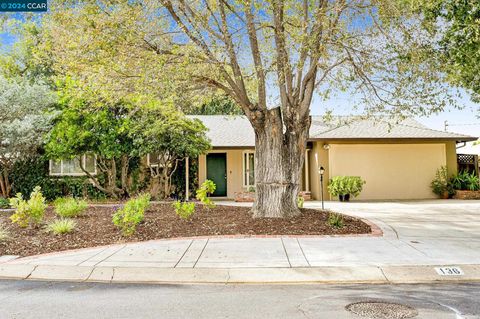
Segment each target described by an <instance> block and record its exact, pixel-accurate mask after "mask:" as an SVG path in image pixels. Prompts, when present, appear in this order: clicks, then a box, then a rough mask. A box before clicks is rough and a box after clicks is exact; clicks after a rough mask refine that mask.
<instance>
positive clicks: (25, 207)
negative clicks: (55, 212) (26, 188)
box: [10, 186, 47, 227]
mask: <svg viewBox="0 0 480 319" xmlns="http://www.w3.org/2000/svg"><path fill="white" fill-rule="evenodd" d="M10 205H11V206H12V207H13V208H15V213H14V214H13V215H12V216H10V219H11V220H12V223H17V224H18V225H19V226H20V227H27V226H28V225H30V224H33V225H38V224H40V222H41V221H42V219H43V215H44V214H45V210H46V208H47V204H46V203H45V197H43V195H42V192H41V189H40V186H35V188H34V189H33V192H32V193H31V194H30V199H29V200H28V201H26V200H24V199H23V196H22V194H21V193H18V194H17V196H16V197H14V198H11V199H10Z"/></svg>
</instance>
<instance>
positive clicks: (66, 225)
mask: <svg viewBox="0 0 480 319" xmlns="http://www.w3.org/2000/svg"><path fill="white" fill-rule="evenodd" d="M75 226H77V223H76V222H75V221H74V220H73V219H69V218H61V219H55V220H54V221H52V222H50V223H48V224H47V231H48V232H49V233H53V234H55V235H61V234H67V233H71V232H72V231H73V230H74V229H75Z"/></svg>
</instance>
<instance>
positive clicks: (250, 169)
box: [243, 151, 255, 187]
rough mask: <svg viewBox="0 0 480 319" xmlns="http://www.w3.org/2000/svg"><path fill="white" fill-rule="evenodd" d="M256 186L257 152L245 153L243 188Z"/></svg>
mask: <svg viewBox="0 0 480 319" xmlns="http://www.w3.org/2000/svg"><path fill="white" fill-rule="evenodd" d="M252 186H255V152H254V151H245V152H243V187H252Z"/></svg>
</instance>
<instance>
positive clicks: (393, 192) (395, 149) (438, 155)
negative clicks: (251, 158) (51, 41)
mask: <svg viewBox="0 0 480 319" xmlns="http://www.w3.org/2000/svg"><path fill="white" fill-rule="evenodd" d="M325 144H327V145H329V149H325V148H324V145H325ZM250 150H251V149H250ZM244 151H247V149H224V150H222V149H218V150H213V151H210V152H211V153H212V152H216V153H226V154H227V197H228V198H234V194H235V192H241V191H246V190H247V189H245V188H243V185H242V184H243V183H242V174H243V166H242V158H243V152H244ZM315 155H316V156H315ZM308 157H309V173H310V177H309V180H310V183H309V184H310V190H311V192H312V198H313V199H315V200H320V198H321V196H320V176H319V174H318V168H319V167H320V166H323V167H324V168H325V174H324V181H323V186H324V187H323V196H324V199H325V200H329V199H334V200H335V199H336V198H331V197H330V195H329V194H328V190H327V186H328V181H329V179H330V178H331V177H332V176H337V175H353V176H361V177H362V178H363V179H365V180H366V181H367V184H366V185H365V186H364V190H363V192H362V194H361V195H360V196H359V197H357V199H424V198H435V195H434V194H433V193H432V192H431V190H430V182H431V181H432V179H433V177H434V175H435V172H436V170H437V168H439V167H440V166H442V165H447V167H448V170H449V174H451V175H453V174H455V173H456V172H457V159H456V145H455V142H454V141H446V142H445V141H443V142H431V141H418V142H412V141H398V142H392V143H390V142H388V143H387V142H383V143H382V142H378V141H376V142H374V141H370V142H356V143H355V142H351V141H350V142H343V141H315V142H313V147H312V149H311V150H310V151H309V152H308ZM205 179H206V156H205V155H201V156H200V157H199V182H200V183H203V182H204V181H205ZM303 179H304V177H303V176H302V184H301V185H302V187H301V188H302V189H303V188H304V187H303V186H304V182H303Z"/></svg>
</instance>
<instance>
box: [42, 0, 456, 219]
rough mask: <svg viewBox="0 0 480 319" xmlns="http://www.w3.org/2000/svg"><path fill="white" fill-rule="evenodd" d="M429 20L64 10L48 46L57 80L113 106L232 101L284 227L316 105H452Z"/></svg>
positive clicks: (396, 6) (323, 5)
mask: <svg viewBox="0 0 480 319" xmlns="http://www.w3.org/2000/svg"><path fill="white" fill-rule="evenodd" d="M421 22H422V16H421V14H419V13H418V12H415V11H412V10H409V8H406V7H405V6H404V3H401V2H397V1H391V0H358V1H345V0H334V1H324V0H302V1H298V0H247V1H244V0H241V1H240V0H200V1H197V0H186V1H171V0H161V1H152V0H146V1H132V0H128V1H127V0H120V1H114V2H111V1H102V0H100V1H87V0H86V1H78V2H73V3H72V2H71V1H60V0H59V1H53V3H52V4H51V13H50V14H48V15H45V16H44V19H43V21H42V28H43V30H42V36H41V41H40V42H39V45H38V48H39V51H40V52H48V57H49V59H51V61H52V63H51V66H52V70H53V71H54V73H55V75H56V77H57V79H62V78H64V77H65V76H67V77H72V78H73V79H75V81H76V82H77V84H78V89H79V90H78V92H77V93H78V94H82V93H84V92H89V94H90V95H93V96H96V97H98V98H99V99H100V100H102V101H105V102H106V103H107V104H110V105H116V104H117V103H122V101H125V100H135V99H138V98H139V97H140V96H141V97H148V99H152V100H157V101H160V103H161V104H163V105H175V107H176V108H178V109H182V110H186V109H188V108H191V105H202V104H204V103H205V102H206V101H210V100H211V99H212V97H215V96H219V95H226V96H228V97H229V98H230V99H231V100H233V101H235V103H236V105H238V106H239V107H240V108H241V110H242V112H243V113H244V114H245V115H246V116H247V118H248V119H249V121H250V123H251V125H252V127H253V128H254V130H255V136H256V158H255V163H256V168H255V174H256V176H255V181H256V190H257V192H256V201H255V205H254V207H253V212H254V214H255V216H268V217H280V216H290V215H295V214H298V213H299V210H298V208H297V204H296V197H297V193H298V190H299V184H300V180H301V167H302V165H303V160H304V156H305V147H306V140H307V137H308V130H309V126H310V116H309V115H310V106H311V103H312V100H313V98H314V96H315V95H317V96H319V97H320V98H325V97H328V96H329V95H330V94H331V93H332V92H338V91H340V92H342V91H343V92H349V93H351V94H354V95H356V96H358V97H359V98H360V101H361V103H362V104H363V106H364V108H365V110H366V112H368V113H387V114H393V115H397V116H402V117H403V116H411V115H427V114H430V113H432V112H438V111H440V110H442V109H443V108H444V107H445V106H446V105H447V104H449V103H451V102H452V99H451V98H450V93H451V89H450V87H449V86H448V85H446V84H445V81H444V80H445V77H444V74H443V73H442V72H439V68H438V63H439V62H438V61H437V60H435V59H428V54H429V51H428V50H425V48H430V47H432V43H434V41H435V40H434V39H432V37H431V33H430V32H429V30H428V28H425V25H424V24H422V23H421ZM319 100H321V99H319Z"/></svg>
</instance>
